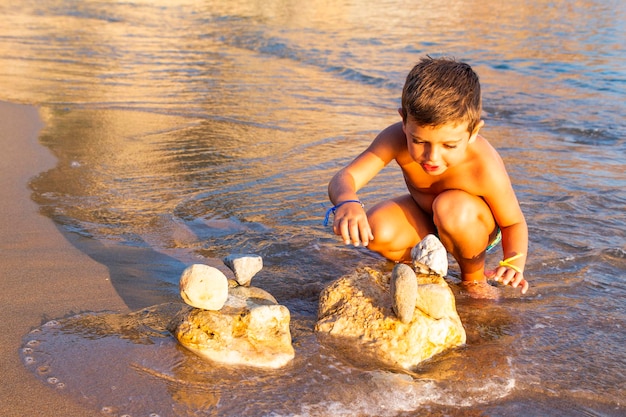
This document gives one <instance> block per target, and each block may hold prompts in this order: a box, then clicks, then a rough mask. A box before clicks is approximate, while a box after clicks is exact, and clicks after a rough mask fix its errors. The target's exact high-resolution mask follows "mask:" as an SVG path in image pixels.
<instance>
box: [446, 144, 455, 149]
mask: <svg viewBox="0 0 626 417" xmlns="http://www.w3.org/2000/svg"><path fill="white" fill-rule="evenodd" d="M444 146H445V147H446V148H448V149H456V145H444Z"/></svg>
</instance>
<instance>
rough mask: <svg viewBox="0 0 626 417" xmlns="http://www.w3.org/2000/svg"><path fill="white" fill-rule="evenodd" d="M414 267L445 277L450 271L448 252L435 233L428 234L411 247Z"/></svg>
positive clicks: (417, 270)
mask: <svg viewBox="0 0 626 417" xmlns="http://www.w3.org/2000/svg"><path fill="white" fill-rule="evenodd" d="M411 259H413V269H415V272H419V273H422V274H437V275H440V276H442V277H445V276H446V274H447V273H448V252H447V251H446V248H445V247H444V246H443V243H441V241H440V240H439V238H438V237H437V236H435V235H427V236H426V237H425V238H424V239H422V241H421V242H420V243H418V244H417V245H415V247H414V248H413V249H411Z"/></svg>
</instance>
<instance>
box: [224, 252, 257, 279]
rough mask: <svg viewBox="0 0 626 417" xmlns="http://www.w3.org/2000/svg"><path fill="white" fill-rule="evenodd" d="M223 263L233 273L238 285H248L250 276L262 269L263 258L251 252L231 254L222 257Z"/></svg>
mask: <svg viewBox="0 0 626 417" xmlns="http://www.w3.org/2000/svg"><path fill="white" fill-rule="evenodd" d="M224 264H225V265H226V266H227V267H228V268H230V270H231V271H233V273H234V274H235V281H237V283H238V284H239V285H246V286H247V285H250V281H251V280H252V277H254V276H255V275H256V273H257V272H259V271H260V270H261V269H263V258H261V257H260V256H259V255H252V254H231V255H228V256H227V257H225V258H224Z"/></svg>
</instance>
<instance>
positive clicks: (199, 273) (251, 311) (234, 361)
mask: <svg viewBox="0 0 626 417" xmlns="http://www.w3.org/2000/svg"><path fill="white" fill-rule="evenodd" d="M224 263H225V264H226V266H228V267H229V268H230V269H231V270H232V271H233V273H234V274H235V279H234V280H229V279H227V278H226V276H225V275H224V274H223V273H222V272H221V271H220V270H219V269H217V268H213V267H210V266H207V265H199V264H196V265H192V266H190V267H188V268H187V269H185V271H184V272H183V273H182V275H181V278H180V294H181V297H182V298H183V300H184V301H185V303H187V304H188V305H189V306H190V308H188V309H184V310H182V311H181V312H180V313H179V314H178V315H177V316H176V317H175V318H174V319H173V320H172V322H171V323H170V326H169V330H170V331H171V332H172V333H173V334H174V336H176V338H177V339H178V341H179V342H180V344H181V345H183V346H184V347H186V348H187V349H189V350H191V351H192V352H194V353H196V354H197V355H199V356H201V357H203V358H207V359H209V360H212V361H215V362H220V363H224V364H230V365H248V366H256V367H265V368H278V367H281V366H283V365H285V364H287V363H288V362H289V361H291V360H292V359H293V357H294V355H295V352H294V349H293V346H292V344H291V333H290V331H289V321H290V314H289V310H288V309H287V307H285V306H282V305H279V304H278V302H277V301H276V299H275V298H274V297H273V296H272V295H271V294H269V293H268V292H267V291H264V290H262V289H260V288H256V287H251V286H250V281H251V279H252V277H254V275H255V274H256V273H257V272H259V271H260V270H261V269H262V268H263V260H262V258H261V257H260V256H257V255H229V256H227V257H226V258H224Z"/></svg>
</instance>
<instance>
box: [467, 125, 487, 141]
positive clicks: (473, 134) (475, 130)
mask: <svg viewBox="0 0 626 417" xmlns="http://www.w3.org/2000/svg"><path fill="white" fill-rule="evenodd" d="M484 125H485V121H484V120H481V121H480V122H478V124H477V125H476V127H475V128H474V131H473V132H472V134H471V135H470V138H469V142H468V143H472V142H474V141H475V140H476V138H477V137H478V132H479V131H480V129H481V128H482V127H483V126H484Z"/></svg>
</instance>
